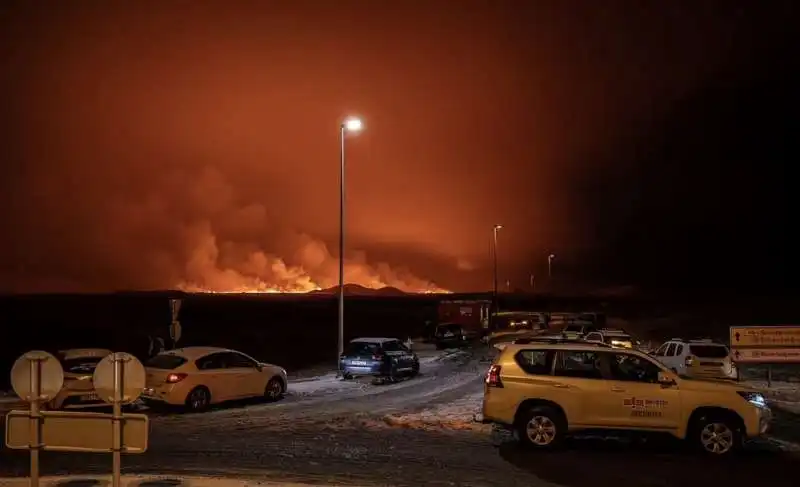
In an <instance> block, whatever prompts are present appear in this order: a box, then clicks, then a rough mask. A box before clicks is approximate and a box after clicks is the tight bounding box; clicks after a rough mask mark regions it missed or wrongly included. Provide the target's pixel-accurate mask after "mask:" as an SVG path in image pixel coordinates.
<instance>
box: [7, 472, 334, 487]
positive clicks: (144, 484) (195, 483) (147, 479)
mask: <svg viewBox="0 0 800 487" xmlns="http://www.w3.org/2000/svg"><path fill="white" fill-rule="evenodd" d="M39 481H40V484H39V485H40V486H41V487H70V486H82V485H85V486H96V487H102V486H106V485H110V484H111V482H110V480H109V478H108V476H80V477H76V476H69V477H43V478H41V479H40V480H39ZM29 485H30V480H29V479H28V478H26V477H17V478H0V487H28V486H29ZM120 485H121V486H122V487H257V486H258V487H273V486H275V487H277V486H284V487H311V486H312V485H314V486H317V487H321V486H324V485H325V484H317V483H314V484H298V483H294V482H290V483H287V482H270V481H266V480H253V479H235V478H219V477H174V476H173V477H159V476H128V475H126V476H123V477H122V478H121V479H120ZM328 485H330V484H328Z"/></svg>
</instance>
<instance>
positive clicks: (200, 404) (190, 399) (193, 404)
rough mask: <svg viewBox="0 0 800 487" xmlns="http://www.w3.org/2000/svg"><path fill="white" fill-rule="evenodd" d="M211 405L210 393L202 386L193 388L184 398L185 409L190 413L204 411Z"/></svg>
mask: <svg viewBox="0 0 800 487" xmlns="http://www.w3.org/2000/svg"><path fill="white" fill-rule="evenodd" d="M210 405H211V392H209V390H208V389H206V388H205V387H203V386H200V387H195V388H194V389H192V390H191V391H190V392H189V395H188V396H186V409H187V410H189V411H191V412H200V411H205V410H206V409H208V407H209V406H210Z"/></svg>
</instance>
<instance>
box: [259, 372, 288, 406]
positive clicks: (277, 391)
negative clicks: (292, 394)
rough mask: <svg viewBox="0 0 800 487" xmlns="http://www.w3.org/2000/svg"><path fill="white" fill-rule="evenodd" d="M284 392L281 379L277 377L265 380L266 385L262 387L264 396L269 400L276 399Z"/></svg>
mask: <svg viewBox="0 0 800 487" xmlns="http://www.w3.org/2000/svg"><path fill="white" fill-rule="evenodd" d="M284 392H285V390H284V387H283V381H282V380H280V379H279V378H278V377H273V378H272V379H270V380H269V382H267V387H266V388H265V389H264V398H265V399H266V400H267V401H270V402H272V401H277V400H278V399H280V398H281V397H282V396H283V393H284Z"/></svg>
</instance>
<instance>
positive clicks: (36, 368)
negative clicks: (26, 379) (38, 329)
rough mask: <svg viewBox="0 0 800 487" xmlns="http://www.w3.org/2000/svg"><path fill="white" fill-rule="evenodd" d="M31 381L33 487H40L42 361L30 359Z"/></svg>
mask: <svg viewBox="0 0 800 487" xmlns="http://www.w3.org/2000/svg"><path fill="white" fill-rule="evenodd" d="M28 363H29V366H30V374H31V377H30V380H31V397H30V403H29V404H30V428H31V433H30V435H31V436H30V445H29V448H30V450H31V487H39V450H40V449H41V447H42V435H41V433H42V431H41V428H40V426H41V424H42V418H41V414H40V413H39V401H40V398H41V396H42V385H41V377H42V359H41V358H39V357H29V358H28Z"/></svg>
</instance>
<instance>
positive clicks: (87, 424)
mask: <svg viewBox="0 0 800 487" xmlns="http://www.w3.org/2000/svg"><path fill="white" fill-rule="evenodd" d="M41 415H42V429H41V431H42V433H41V443H42V444H43V446H42V449H43V450H49V451H65V452H67V451H71V452H98V453H102V452H111V451H113V422H112V416H111V415H110V414H104V413H87V412H82V411H42V412H41ZM121 421H122V453H144V452H145V451H146V450H147V440H148V436H149V433H150V431H149V423H148V419H147V415H145V414H123V415H122V420H121ZM6 446H8V447H9V448H11V449H14V450H28V449H30V446H31V420H30V412H29V411H9V413H8V414H7V415H6Z"/></svg>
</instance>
